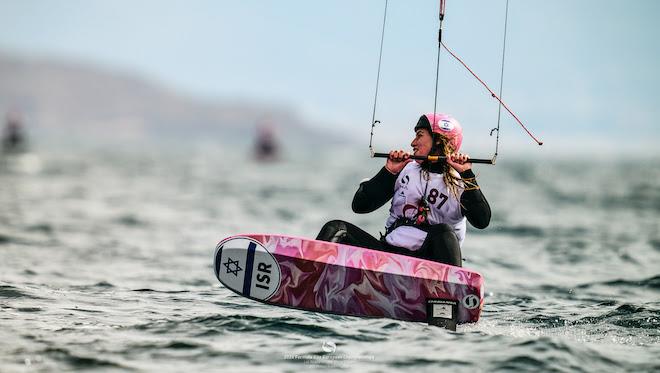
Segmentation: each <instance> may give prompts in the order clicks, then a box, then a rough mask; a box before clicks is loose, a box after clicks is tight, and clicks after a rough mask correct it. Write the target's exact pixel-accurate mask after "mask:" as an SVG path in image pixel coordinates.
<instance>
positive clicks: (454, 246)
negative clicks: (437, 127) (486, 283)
mask: <svg viewBox="0 0 660 373" xmlns="http://www.w3.org/2000/svg"><path fill="white" fill-rule="evenodd" d="M431 172H434V171H433V170H431ZM461 178H463V179H471V181H472V183H473V184H474V186H475V188H469V189H466V190H464V191H463V193H462V194H461V201H460V202H461V213H462V214H463V216H465V217H466V218H467V220H468V221H469V222H470V224H472V226H474V227H475V228H479V229H483V228H486V227H487V226H488V224H489V222H490V206H489V205H488V202H487V201H486V197H484V195H483V193H482V192H481V189H479V188H478V186H477V184H476V180H475V176H474V173H473V172H472V170H467V171H465V172H462V173H461ZM396 179H397V175H393V174H391V173H390V172H389V171H387V169H386V168H385V167H383V168H382V169H381V170H380V171H379V172H378V174H376V176H374V177H373V178H371V179H370V180H367V181H364V182H362V183H361V184H360V187H359V188H358V190H357V192H355V196H354V197H353V204H352V208H353V212H356V213H358V214H365V213H369V212H372V211H375V210H377V209H378V208H380V207H381V206H383V205H384V204H385V203H387V201H389V200H390V199H391V198H392V197H393V196H394V186H395V183H396ZM424 230H425V231H427V232H428V235H427V237H426V239H425V240H424V243H423V244H422V247H421V248H420V249H419V250H417V251H411V250H408V249H405V248H401V247H396V246H392V245H390V244H388V243H387V242H385V239H384V238H385V236H382V237H381V238H380V239H377V238H375V237H373V236H372V235H370V234H369V233H367V232H365V231H364V230H362V229H360V228H358V227H357V226H355V225H353V224H351V223H348V222H345V221H342V220H332V221H330V222H328V223H326V224H325V225H324V226H323V228H322V229H321V231H320V232H319V234H318V236H317V237H316V239H317V240H322V241H329V242H339V243H344V244H348V245H354V246H360V247H366V248H370V249H376V250H382V251H388V252H393V253H398V254H404V255H410V256H415V257H421V258H425V259H431V260H435V261H438V262H442V263H447V264H451V265H455V266H460V265H461V264H462V259H461V248H460V245H459V242H458V237H457V236H456V233H454V230H453V227H451V226H449V225H448V224H436V225H430V226H426V227H424Z"/></svg>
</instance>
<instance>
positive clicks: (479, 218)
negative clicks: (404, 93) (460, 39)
mask: <svg viewBox="0 0 660 373" xmlns="http://www.w3.org/2000/svg"><path fill="white" fill-rule="evenodd" d="M462 140H463V130H462V128H461V125H460V123H459V122H458V121H457V120H456V119H454V118H453V117H452V116H450V115H447V114H425V115H422V116H421V117H420V118H419V121H418V122H417V125H416V126H415V137H414V138H413V140H412V142H411V143H410V145H411V146H412V148H413V156H423V157H426V156H429V155H439V156H444V157H446V158H444V157H441V158H440V160H438V161H435V162H432V161H430V160H428V159H427V160H423V161H422V160H417V161H413V160H412V159H410V156H411V155H410V153H407V152H405V151H403V150H396V151H392V152H390V153H389V157H388V158H387V161H386V163H385V166H384V167H383V168H382V169H381V170H380V171H379V172H378V173H377V174H376V176H374V177H373V178H371V179H370V180H367V181H364V182H362V183H361V184H360V186H359V188H358V190H357V192H356V193H355V196H354V197H353V204H352V209H353V211H354V212H356V213H369V212H372V211H375V210H376V209H378V208H380V207H381V206H383V205H384V204H385V203H386V202H387V201H389V200H390V199H392V205H391V207H390V216H389V218H388V219H387V222H386V223H385V234H384V235H383V234H381V238H380V239H377V238H375V237H373V236H372V235H370V234H369V233H367V232H365V231H364V230H362V229H360V228H358V227H357V226H355V225H353V224H351V223H348V222H345V221H341V220H332V221H330V222H328V223H326V224H325V225H324V226H323V228H322V229H321V231H320V232H319V234H318V236H317V237H316V239H317V240H322V241H329V242H337V243H343V244H348V245H353V246H361V247H366V248H370V249H376V250H382V251H388V252H394V253H399V254H404V255H411V256H415V257H420V258H425V259H430V260H434V261H438V262H441V263H446V264H451V265H454V266H461V262H462V260H461V245H462V243H463V240H464V239H465V230H466V220H467V221H469V222H470V224H472V226H474V227H475V228H479V229H483V228H486V227H487V226H488V224H489V222H490V206H489V205H488V202H487V201H486V198H485V197H484V195H483V193H482V192H481V189H480V188H479V185H478V184H477V182H476V178H475V175H474V173H473V172H472V163H470V162H469V161H468V159H469V158H468V156H467V155H466V154H462V153H460V152H459V150H460V147H461V143H462Z"/></svg>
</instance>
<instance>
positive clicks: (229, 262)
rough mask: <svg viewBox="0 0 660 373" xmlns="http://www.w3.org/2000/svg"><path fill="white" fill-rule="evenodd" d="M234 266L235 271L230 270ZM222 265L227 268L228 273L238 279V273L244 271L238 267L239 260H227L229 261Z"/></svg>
mask: <svg viewBox="0 0 660 373" xmlns="http://www.w3.org/2000/svg"><path fill="white" fill-rule="evenodd" d="M232 264H233V265H234V269H231V268H229V267H230V266H231V265H232ZM222 265H224V266H225V268H227V273H233V274H234V276H236V277H238V272H239V271H242V270H243V268H241V267H239V266H238V260H232V259H231V258H227V261H226V262H224V263H222Z"/></svg>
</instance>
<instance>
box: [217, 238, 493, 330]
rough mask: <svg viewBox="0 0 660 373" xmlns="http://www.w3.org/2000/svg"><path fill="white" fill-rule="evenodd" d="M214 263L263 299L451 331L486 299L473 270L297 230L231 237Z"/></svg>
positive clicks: (243, 291)
mask: <svg viewBox="0 0 660 373" xmlns="http://www.w3.org/2000/svg"><path fill="white" fill-rule="evenodd" d="M214 269H215V275H216V277H217V278H218V280H220V282H221V283H222V284H223V285H224V286H225V287H227V288H229V289H231V290H232V291H234V292H235V293H237V294H239V295H242V296H244V297H246V298H250V299H253V300H257V301H261V302H264V303H266V304H270V305H277V306H284V307H290V308H296V309H301V310H307V311H314V312H325V313H333V314H338V315H349V316H360V317H384V318H391V319H396V320H403V321H418V322H428V323H429V324H433V325H439V326H444V327H447V328H449V329H453V330H455V328H456V324H460V323H469V322H476V321H477V320H479V315H480V313H481V310H482V307H483V303H484V287H483V283H484V281H483V278H482V277H481V275H480V274H479V273H477V272H475V271H472V270H469V269H466V268H462V267H455V266H451V265H447V264H443V263H438V262H434V261H430V260H424V259H419V258H415V257H410V256H405V255H399V254H393V253H387V252H382V251H377V250H371V249H366V248H362V247H356V246H349V245H343V244H337V243H331V242H325V241H316V240H310V239H305V238H300V237H289V236H282V235H261V234H247V235H240V236H232V237H229V238H226V239H224V240H222V241H221V242H220V243H218V245H217V246H216V249H215V255H214Z"/></svg>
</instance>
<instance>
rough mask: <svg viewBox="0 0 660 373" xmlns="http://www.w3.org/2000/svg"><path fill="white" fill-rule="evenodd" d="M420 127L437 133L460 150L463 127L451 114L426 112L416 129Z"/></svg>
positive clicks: (456, 149) (455, 148) (455, 149)
mask: <svg viewBox="0 0 660 373" xmlns="http://www.w3.org/2000/svg"><path fill="white" fill-rule="evenodd" d="M420 128H425V129H427V130H428V131H429V132H431V133H432V134H433V133H436V134H438V135H440V136H442V137H444V138H446V139H447V140H449V143H450V144H451V145H452V147H453V148H454V151H458V149H460V148H461V144H462V143H463V128H462V127H461V124H460V123H458V121H457V120H456V119H455V118H454V117H452V116H451V115H449V114H443V113H436V114H433V113H430V114H424V115H422V116H421V117H420V118H419V121H418V122H417V125H416V126H415V131H417V130H418V129H420Z"/></svg>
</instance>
